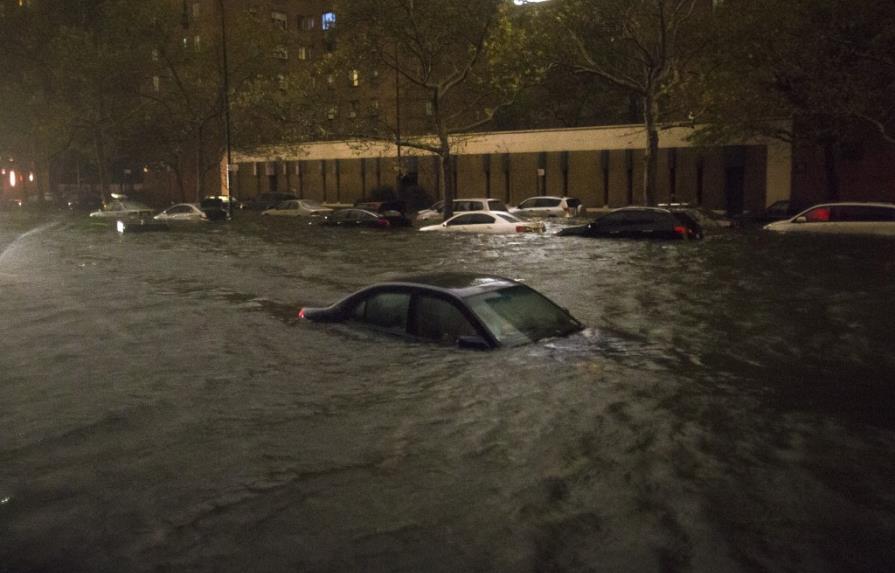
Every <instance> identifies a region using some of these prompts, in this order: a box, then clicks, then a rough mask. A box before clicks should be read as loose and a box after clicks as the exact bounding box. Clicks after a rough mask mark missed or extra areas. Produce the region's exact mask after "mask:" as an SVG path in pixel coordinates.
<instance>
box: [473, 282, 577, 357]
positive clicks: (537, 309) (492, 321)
mask: <svg viewBox="0 0 895 573" xmlns="http://www.w3.org/2000/svg"><path fill="white" fill-rule="evenodd" d="M466 303H467V304H468V306H469V308H470V309H471V310H472V311H473V312H474V313H475V314H476V316H478V318H479V320H481V321H482V322H484V323H485V325H487V326H488V329H489V330H490V331H491V333H492V334H494V336H495V337H496V338H497V339H498V340H499V341H500V343H501V344H505V345H510V346H512V345H516V344H522V343H525V342H532V341H535V340H539V339H541V338H545V337H550V336H564V335H566V334H570V333H572V332H575V331H577V330H580V329H581V325H580V324H579V323H578V322H577V321H576V320H575V319H573V318H572V317H570V316H569V314H568V313H567V312H566V311H564V310H563V309H561V308H560V307H558V306H556V305H555V304H554V303H553V302H551V301H550V300H548V299H547V298H545V297H544V296H542V295H541V294H539V293H537V292H535V291H534V290H532V289H530V288H528V287H527V286H524V285H518V286H513V287H509V288H505V289H501V290H498V291H493V292H489V293H484V294H479V295H475V296H472V297H469V298H468V299H466Z"/></svg>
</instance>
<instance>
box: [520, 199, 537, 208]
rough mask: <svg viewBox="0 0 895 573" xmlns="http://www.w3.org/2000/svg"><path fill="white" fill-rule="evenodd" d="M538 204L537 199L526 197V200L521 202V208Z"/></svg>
mask: <svg viewBox="0 0 895 573" xmlns="http://www.w3.org/2000/svg"><path fill="white" fill-rule="evenodd" d="M536 206H537V200H536V199H526V200H525V201H523V202H521V203H519V208H520V209H529V208H531V207H536Z"/></svg>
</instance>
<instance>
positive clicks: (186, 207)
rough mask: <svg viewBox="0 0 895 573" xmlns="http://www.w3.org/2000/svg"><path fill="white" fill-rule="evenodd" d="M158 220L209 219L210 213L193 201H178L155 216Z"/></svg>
mask: <svg viewBox="0 0 895 573" xmlns="http://www.w3.org/2000/svg"><path fill="white" fill-rule="evenodd" d="M153 219H155V220H156V221H166V222H177V221H193V222H195V221H207V220H208V215H206V214H205V212H204V211H203V210H202V209H200V208H199V206H198V205H194V204H193V203H178V204H176V205H171V206H170V207H168V208H167V209H165V210H164V211H162V212H161V213H159V214H158V215H156V216H155V217H153Z"/></svg>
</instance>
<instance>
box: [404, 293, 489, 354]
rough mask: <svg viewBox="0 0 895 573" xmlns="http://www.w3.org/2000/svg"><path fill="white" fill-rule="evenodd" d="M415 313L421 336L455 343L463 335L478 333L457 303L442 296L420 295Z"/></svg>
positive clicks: (416, 302)
mask: <svg viewBox="0 0 895 573" xmlns="http://www.w3.org/2000/svg"><path fill="white" fill-rule="evenodd" d="M413 315H414V325H415V329H416V332H415V334H416V335H417V336H419V337H420V338H425V339H427V340H435V341H439V342H446V343H450V344H454V343H455V342H456V341H457V339H458V338H459V337H461V336H475V335H476V334H478V333H477V332H476V330H475V328H474V327H473V326H472V324H470V322H469V320H467V319H466V317H465V316H464V315H463V313H462V312H461V311H460V309H459V308H457V306H456V305H454V304H453V303H451V302H450V301H447V300H444V299H441V298H436V297H433V296H428V295H420V296H418V297H417V298H416V301H415V303H414V313H413Z"/></svg>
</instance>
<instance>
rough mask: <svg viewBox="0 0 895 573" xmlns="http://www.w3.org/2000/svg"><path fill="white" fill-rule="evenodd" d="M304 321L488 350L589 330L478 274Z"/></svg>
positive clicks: (428, 282)
mask: <svg viewBox="0 0 895 573" xmlns="http://www.w3.org/2000/svg"><path fill="white" fill-rule="evenodd" d="M298 316H299V318H301V319H305V320H311V321H315V322H350V323H355V324H359V325H363V326H365V327H369V328H372V329H374V330H378V331H381V332H385V333H389V334H393V335H398V336H402V337H407V338H410V339H415V340H423V341H429V342H439V343H442V344H449V345H454V346H458V347H460V348H474V349H480V350H486V349H491V348H497V347H500V346H518V345H521V344H527V343H530V342H535V341H537V340H541V339H544V338H553V337H558V336H568V335H569V334H572V333H575V332H578V331H580V330H582V329H583V328H584V326H583V325H582V324H581V323H580V322H578V320H576V319H575V318H574V317H573V316H572V315H571V314H569V311H568V310H566V309H564V308H562V307H560V306H558V305H557V304H556V303H554V302H552V301H551V300H550V299H548V298H547V297H545V296H544V295H542V294H540V293H539V292H537V291H536V290H534V289H532V288H531V287H528V286H526V285H524V284H522V283H520V282H517V281H514V280H511V279H507V278H503V277H498V276H492V275H484V274H476V273H437V274H431V275H421V276H414V277H408V278H404V279H399V280H395V281H389V282H383V283H378V284H374V285H372V286H369V287H366V288H364V289H362V290H359V291H357V292H355V293H354V294H351V295H349V296H347V297H346V298H344V299H342V300H340V301H339V302H337V303H335V304H333V305H332V306H328V307H325V308H302V309H301V310H300V311H299V313H298Z"/></svg>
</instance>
